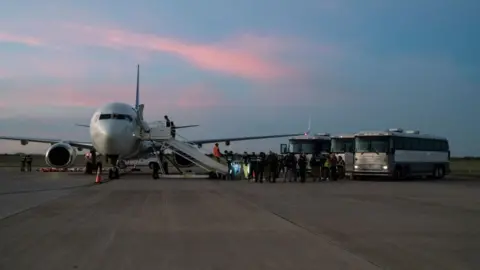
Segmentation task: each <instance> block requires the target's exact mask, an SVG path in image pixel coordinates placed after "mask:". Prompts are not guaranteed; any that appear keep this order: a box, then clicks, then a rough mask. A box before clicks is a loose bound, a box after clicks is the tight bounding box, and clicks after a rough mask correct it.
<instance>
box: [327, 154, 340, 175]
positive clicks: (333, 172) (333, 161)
mask: <svg viewBox="0 0 480 270" xmlns="http://www.w3.org/2000/svg"><path fill="white" fill-rule="evenodd" d="M329 164H330V179H332V180H333V181H337V179H338V175H337V156H335V154H333V153H332V154H331V155H330V162H329Z"/></svg>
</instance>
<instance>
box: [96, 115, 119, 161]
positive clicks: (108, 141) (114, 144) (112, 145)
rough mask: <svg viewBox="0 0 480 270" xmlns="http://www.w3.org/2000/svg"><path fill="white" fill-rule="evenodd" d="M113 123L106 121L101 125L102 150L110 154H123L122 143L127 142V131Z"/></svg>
mask: <svg viewBox="0 0 480 270" xmlns="http://www.w3.org/2000/svg"><path fill="white" fill-rule="evenodd" d="M123 129H124V128H123V127H122V126H121V125H119V123H115V122H113V121H105V122H104V123H102V124H101V125H99V137H100V138H99V139H100V140H99V141H101V144H102V148H104V151H105V153H108V154H111V155H113V154H121V152H122V151H121V150H122V143H124V142H125V138H124V136H125V130H123Z"/></svg>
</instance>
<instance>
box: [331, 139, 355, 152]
mask: <svg viewBox="0 0 480 270" xmlns="http://www.w3.org/2000/svg"><path fill="white" fill-rule="evenodd" d="M353 143H354V139H353V138H351V139H349V138H335V139H332V153H346V152H348V153H353V151H354V147H353Z"/></svg>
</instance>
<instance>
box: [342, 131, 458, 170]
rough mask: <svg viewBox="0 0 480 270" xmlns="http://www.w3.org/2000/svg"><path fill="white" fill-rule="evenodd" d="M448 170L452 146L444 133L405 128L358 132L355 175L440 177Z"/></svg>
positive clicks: (356, 136) (356, 137) (356, 135)
mask: <svg viewBox="0 0 480 270" xmlns="http://www.w3.org/2000/svg"><path fill="white" fill-rule="evenodd" d="M449 173H450V150H449V143H448V140H447V139H446V138H444V137H438V136H432V135H425V134H420V132H419V131H405V132H404V131H403V130H402V129H389V130H387V131H383V132H382V131H379V132H360V133H357V134H355V163H354V171H353V175H352V178H358V177H361V176H387V177H393V178H396V179H403V178H407V177H414V176H426V177H432V178H437V179H440V178H443V177H444V176H445V175H447V174H449Z"/></svg>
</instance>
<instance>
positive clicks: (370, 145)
mask: <svg viewBox="0 0 480 270" xmlns="http://www.w3.org/2000/svg"><path fill="white" fill-rule="evenodd" d="M389 149H390V137H388V136H364V137H356V138H355V152H358V153H365V152H375V153H386V152H388V150H389Z"/></svg>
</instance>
